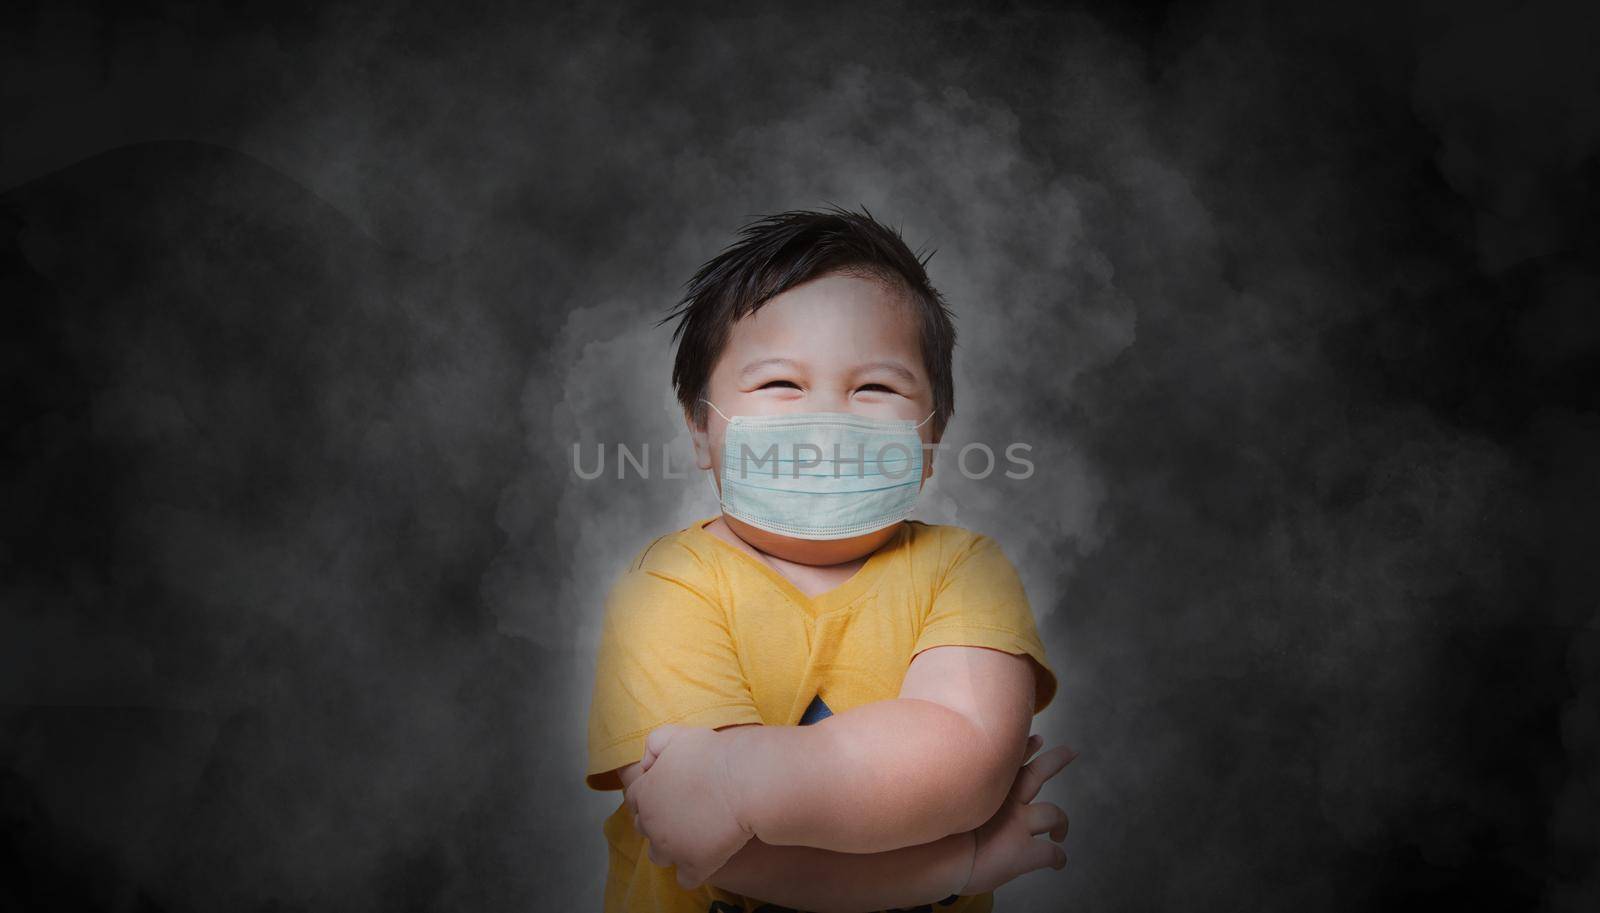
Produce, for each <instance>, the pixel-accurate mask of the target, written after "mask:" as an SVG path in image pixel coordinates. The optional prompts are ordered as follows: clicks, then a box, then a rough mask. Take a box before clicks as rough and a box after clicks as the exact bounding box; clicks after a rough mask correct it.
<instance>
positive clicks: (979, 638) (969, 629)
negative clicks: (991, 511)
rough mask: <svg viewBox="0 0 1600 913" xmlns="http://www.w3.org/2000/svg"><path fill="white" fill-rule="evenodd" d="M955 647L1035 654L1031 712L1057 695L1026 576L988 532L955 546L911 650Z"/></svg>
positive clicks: (1035, 711)
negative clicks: (931, 605) (1024, 585)
mask: <svg viewBox="0 0 1600 913" xmlns="http://www.w3.org/2000/svg"><path fill="white" fill-rule="evenodd" d="M953 645H958V646H973V647H989V648H991V649H995V650H1004V651H1005V652H1007V653H1015V654H1019V655H1026V656H1029V657H1031V658H1032V659H1033V660H1034V663H1035V664H1036V665H1035V667H1034V679H1035V686H1036V689H1037V690H1036V691H1035V692H1034V694H1035V697H1034V708H1033V712H1034V713H1038V712H1039V711H1041V710H1043V709H1044V708H1045V707H1047V706H1049V704H1050V701H1051V700H1052V699H1054V698H1055V694H1056V674H1055V670H1054V669H1052V668H1051V666H1050V663H1049V661H1048V660H1047V659H1046V657H1045V651H1044V643H1043V641H1041V640H1040V639H1039V631H1038V628H1037V627H1036V625H1035V624H1034V620H1033V610H1032V608H1031V607H1030V606H1029V604H1028V596H1027V594H1026V593H1025V592H1024V591H1023V589H1022V578H1021V577H1019V576H1018V575H1017V569H1016V568H1015V567H1013V566H1012V564H1011V561H1010V560H1009V559H1007V558H1006V556H1005V553H1004V552H1002V551H1001V550H1000V546H999V544H998V543H996V542H995V541H994V540H993V539H991V538H989V537H988V536H981V535H977V536H972V537H971V538H970V539H969V540H968V541H966V542H964V543H962V544H960V545H959V546H957V551H956V554H955V555H954V556H952V557H951V558H950V559H949V562H948V565H947V569H946V570H945V572H944V574H943V576H942V580H941V581H940V582H939V584H938V589H937V591H936V592H935V595H934V599H933V607H932V609H931V610H930V611H929V613H928V617H927V618H926V619H924V621H923V624H922V629H921V631H920V632H919V633H918V635H917V641H916V645H915V647H914V648H913V649H912V651H911V652H912V655H913V656H915V655H916V654H917V653H920V652H922V651H923V650H926V649H928V648H929V647H940V646H953Z"/></svg>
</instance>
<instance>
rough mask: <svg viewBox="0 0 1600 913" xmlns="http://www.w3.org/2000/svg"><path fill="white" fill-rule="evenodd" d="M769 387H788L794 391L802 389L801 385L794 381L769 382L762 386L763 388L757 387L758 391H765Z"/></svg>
mask: <svg viewBox="0 0 1600 913" xmlns="http://www.w3.org/2000/svg"><path fill="white" fill-rule="evenodd" d="M768 387H788V388H790V389H794V390H798V389H800V385H799V384H797V383H795V382H794V381H792V380H769V381H767V382H766V383H764V384H762V385H761V386H759V387H757V388H756V389H757V390H765V389H767V388H768Z"/></svg>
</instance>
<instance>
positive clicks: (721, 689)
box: [584, 542, 762, 790]
mask: <svg viewBox="0 0 1600 913" xmlns="http://www.w3.org/2000/svg"><path fill="white" fill-rule="evenodd" d="M760 722H762V719H761V714H760V713H759V712H758V711H757V709H756V703H755V699H754V698H753V697H752V696H751V692H750V684H749V682H748V681H747V680H746V678H745V676H744V672H743V670H742V668H741V667H740V664H739V655H738V651H737V650H736V649H735V645H734V641H733V635H732V632H731V630H730V628H729V625H728V618H727V612H726V611H725V610H724V608H723V606H722V605H721V604H720V600H719V599H718V598H717V596H716V587H715V584H714V577H713V576H712V574H711V572H710V570H709V568H706V567H704V566H702V565H700V564H699V561H698V559H696V558H695V557H694V556H693V555H691V554H689V553H688V552H687V550H685V549H684V548H683V547H682V546H675V545H672V544H669V543H662V542H658V543H656V544H655V545H653V546H652V547H651V548H650V549H647V550H646V553H645V555H644V556H643V557H642V558H641V559H640V560H639V561H636V562H635V565H634V566H633V567H632V568H630V569H629V570H628V571H627V572H626V573H624V574H623V575H622V577H621V578H620V579H619V580H618V581H617V582H616V584H615V585H614V586H613V587H612V589H611V593H610V595H609V596H608V597H607V599H606V605H605V616H604V619H603V621H602V624H601V629H600V645H599V652H598V654H597V656H596V661H595V682H594V697H593V700H592V701H591V702H590V707H589V756H588V763H587V765H586V768H585V771H584V780H585V782H586V783H587V785H588V786H589V788H591V789H596V790H608V789H621V788H622V782H621V781H620V780H619V779H618V778H617V776H616V774H615V773H614V771H615V770H616V769H617V768H619V767H624V766H626V765H628V764H631V763H633V762H634V761H637V760H639V759H640V758H641V757H643V756H644V740H645V736H647V735H649V734H650V730H652V729H655V728H656V727H658V726H665V725H667V724H669V723H675V724H679V725H683V726H705V727H710V728H717V727H719V726H725V725H730V724H734V723H760Z"/></svg>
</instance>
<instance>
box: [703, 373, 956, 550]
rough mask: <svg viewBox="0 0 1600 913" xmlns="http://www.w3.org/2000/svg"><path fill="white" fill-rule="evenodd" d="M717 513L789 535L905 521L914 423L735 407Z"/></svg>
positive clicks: (830, 533)
mask: <svg viewBox="0 0 1600 913" xmlns="http://www.w3.org/2000/svg"><path fill="white" fill-rule="evenodd" d="M701 402H703V403H705V404H706V405H708V406H710V407H711V408H712V409H716V411H717V414H718V415H722V418H723V419H724V420H725V421H726V422H727V423H728V429H727V433H726V434H725V435H724V437H723V442H722V475H721V479H722V512H723V513H725V514H727V515H728V516H730V517H733V518H734V519H736V520H742V521H743V522H745V523H748V524H750V525H751V526H754V527H756V528H757V529H764V530H766V531H767V532H770V533H778V534H780V535H784V536H793V537H795V538H797V539H848V538H849V537H851V536H860V535H863V534H865V533H871V532H876V531H878V530H880V529H883V528H884V527H886V526H891V525H893V524H895V523H898V522H900V521H901V520H904V519H905V517H906V515H907V514H909V513H910V512H911V508H912V507H914V506H915V505H916V503H917V494H918V493H919V492H920V491H921V489H922V436H921V435H919V434H918V433H917V429H918V428H921V427H922V426H923V425H925V424H927V423H928V420H929V419H931V418H933V415H932V414H931V413H930V414H929V415H928V418H925V419H923V420H922V421H920V422H912V421H911V420H909V419H902V420H892V419H877V418H866V417H864V416H860V415H850V414H848V413H841V412H799V413H790V414H788V415H735V416H733V417H732V418H729V417H728V416H726V415H723V414H722V410H721V409H717V407H716V404H714V403H712V402H711V401H710V400H701Z"/></svg>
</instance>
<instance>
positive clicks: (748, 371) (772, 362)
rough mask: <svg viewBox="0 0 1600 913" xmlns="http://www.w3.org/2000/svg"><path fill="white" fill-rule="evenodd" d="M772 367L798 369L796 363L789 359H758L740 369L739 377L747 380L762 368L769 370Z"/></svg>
mask: <svg viewBox="0 0 1600 913" xmlns="http://www.w3.org/2000/svg"><path fill="white" fill-rule="evenodd" d="M772 366H781V367H786V368H790V369H795V368H796V365H795V363H794V362H793V361H791V360H790V359H787V358H758V359H756V360H755V361H752V362H750V363H749V364H747V365H745V366H744V367H743V368H740V369H739V377H740V378H741V379H742V378H746V377H749V376H750V375H752V374H754V373H756V372H757V371H759V370H761V369H762V368H767V367H772Z"/></svg>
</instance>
